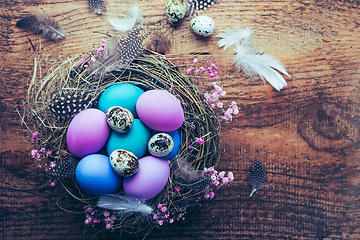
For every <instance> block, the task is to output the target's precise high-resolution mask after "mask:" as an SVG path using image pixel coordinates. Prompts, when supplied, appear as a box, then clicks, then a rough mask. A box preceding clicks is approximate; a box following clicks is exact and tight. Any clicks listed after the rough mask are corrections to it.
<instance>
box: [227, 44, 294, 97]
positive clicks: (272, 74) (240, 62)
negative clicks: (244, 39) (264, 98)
mask: <svg viewBox="0 0 360 240" xmlns="http://www.w3.org/2000/svg"><path fill="white" fill-rule="evenodd" d="M235 52H236V55H235V56H234V58H233V63H234V64H235V67H236V69H237V70H240V69H241V70H243V71H244V72H245V74H246V75H247V76H248V77H252V76H253V75H254V74H257V75H259V77H260V78H261V79H262V80H267V81H268V82H269V83H270V84H271V86H273V87H274V88H275V89H276V90H278V91H280V90H281V89H283V88H284V87H285V86H287V83H286V81H285V79H284V78H283V77H282V76H281V75H280V74H279V73H278V72H277V71H279V72H281V73H282V74H284V75H286V76H288V77H290V75H289V74H288V73H287V72H286V70H285V67H284V65H283V64H282V63H281V62H280V60H279V59H277V58H275V57H273V56H271V55H268V54H260V53H249V52H246V51H244V49H243V48H241V47H237V48H236V49H235ZM276 70H277V71H276Z"/></svg>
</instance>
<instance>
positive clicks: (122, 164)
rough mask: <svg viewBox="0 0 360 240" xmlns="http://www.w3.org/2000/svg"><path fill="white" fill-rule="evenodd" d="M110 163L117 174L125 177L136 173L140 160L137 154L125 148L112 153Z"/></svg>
mask: <svg viewBox="0 0 360 240" xmlns="http://www.w3.org/2000/svg"><path fill="white" fill-rule="evenodd" d="M110 164H111V167H112V168H113V169H114V171H115V172H116V173H117V174H119V175H121V176H124V177H129V176H132V175H134V174H135V173H136V172H137V171H138V169H139V160H138V158H137V157H136V156H135V154H133V153H132V152H130V151H127V150H123V149H118V150H115V151H113V152H112V153H111V154H110Z"/></svg>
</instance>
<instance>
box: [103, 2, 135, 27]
mask: <svg viewBox="0 0 360 240" xmlns="http://www.w3.org/2000/svg"><path fill="white" fill-rule="evenodd" d="M108 20H109V23H110V25H111V26H112V27H113V29H114V30H116V31H119V32H121V33H126V32H128V31H130V30H131V29H133V27H134V26H135V23H136V22H140V21H141V12H140V8H139V7H138V6H132V7H130V8H129V16H128V17H127V18H120V19H119V18H114V17H109V18H108Z"/></svg>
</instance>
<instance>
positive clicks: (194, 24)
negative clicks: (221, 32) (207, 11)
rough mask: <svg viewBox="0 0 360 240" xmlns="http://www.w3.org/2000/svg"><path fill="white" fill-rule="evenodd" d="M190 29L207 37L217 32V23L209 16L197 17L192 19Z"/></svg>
mask: <svg viewBox="0 0 360 240" xmlns="http://www.w3.org/2000/svg"><path fill="white" fill-rule="evenodd" d="M190 27H191V29H192V30H193V31H194V33H196V34H197V35H199V36H203V37H207V36H210V35H211V34H212V33H213V32H214V31H215V22H214V20H213V19H212V18H210V17H208V16H197V17H194V18H193V19H191V21H190Z"/></svg>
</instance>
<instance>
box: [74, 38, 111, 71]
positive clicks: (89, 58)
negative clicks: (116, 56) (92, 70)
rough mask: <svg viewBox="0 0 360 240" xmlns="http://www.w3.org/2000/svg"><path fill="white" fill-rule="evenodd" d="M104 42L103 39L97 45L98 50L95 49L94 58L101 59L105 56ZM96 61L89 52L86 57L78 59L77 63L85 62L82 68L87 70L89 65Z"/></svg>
mask: <svg viewBox="0 0 360 240" xmlns="http://www.w3.org/2000/svg"><path fill="white" fill-rule="evenodd" d="M105 43H106V40H105V39H103V40H102V41H101V43H99V48H97V49H96V52H95V54H97V56H96V57H101V56H105V55H107V54H108V53H107V51H106V50H105V46H106V44H105ZM95 61H96V58H95V56H94V55H93V53H91V52H89V53H87V55H86V57H80V59H79V63H81V64H83V63H84V62H86V64H85V65H84V68H86V69H88V68H89V65H90V64H91V63H93V62H95Z"/></svg>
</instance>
